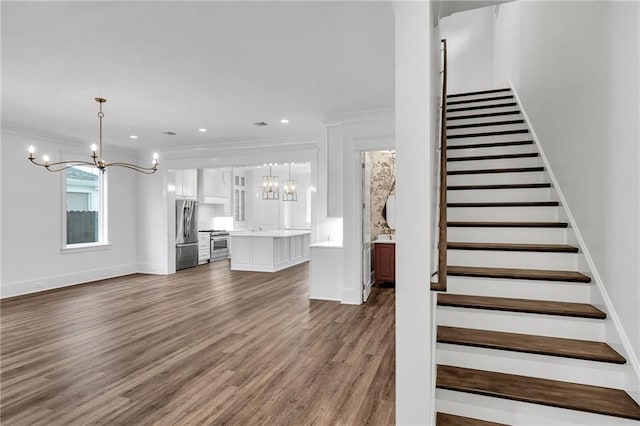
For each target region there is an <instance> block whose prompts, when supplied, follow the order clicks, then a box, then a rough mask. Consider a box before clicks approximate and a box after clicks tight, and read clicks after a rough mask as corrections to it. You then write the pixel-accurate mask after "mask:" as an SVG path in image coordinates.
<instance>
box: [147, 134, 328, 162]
mask: <svg viewBox="0 0 640 426" xmlns="http://www.w3.org/2000/svg"><path fill="white" fill-rule="evenodd" d="M320 138H322V139H324V138H325V136H324V135H316V136H304V137H290V138H269V139H253V140H245V141H230V142H219V143H212V144H207V145H191V146H185V147H180V148H169V149H159V150H158V152H159V153H161V154H162V155H163V156H165V157H166V156H171V157H172V158H189V157H194V156H201V155H220V154H227V153H238V152H245V151H258V150H261V151H274V150H283V149H286V150H290V151H291V150H295V151H299V150H310V149H317V148H318V140H320Z"/></svg>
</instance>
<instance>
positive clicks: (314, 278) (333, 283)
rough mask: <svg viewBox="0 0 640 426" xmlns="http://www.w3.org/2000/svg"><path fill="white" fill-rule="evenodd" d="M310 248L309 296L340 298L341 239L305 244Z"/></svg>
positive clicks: (313, 297)
mask: <svg viewBox="0 0 640 426" xmlns="http://www.w3.org/2000/svg"><path fill="white" fill-rule="evenodd" d="M306 247H307V249H310V250H311V261H310V267H309V270H310V271H309V278H310V289H309V298H310V299H319V300H335V301H341V300H342V273H343V267H344V262H343V249H342V241H324V242H321V243H315V244H311V247H310V248H309V246H308V245H307V246H306Z"/></svg>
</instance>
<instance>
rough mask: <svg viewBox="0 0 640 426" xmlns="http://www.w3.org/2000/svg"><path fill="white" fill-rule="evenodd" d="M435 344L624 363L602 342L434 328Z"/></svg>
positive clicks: (457, 328)
mask: <svg viewBox="0 0 640 426" xmlns="http://www.w3.org/2000/svg"><path fill="white" fill-rule="evenodd" d="M438 342H440V343H449V344H452V345H462V346H474V347H481V348H490V349H500V350H505V351H513V352H525V353H531V354H539V355H550V356H559V357H564V358H575V359H584V360H589V361H600V362H610V363H613V364H624V363H626V362H627V360H626V359H625V358H624V357H623V356H622V355H620V354H619V353H618V352H616V351H615V350H613V348H612V347H611V346H609V345H607V344H606V343H603V342H592V341H586V340H576V339H564V338H559V337H548V336H535V335H530V334H521V333H505V332H500V331H491V330H478V329H470V328H460V327H447V326H442V325H441V326H438Z"/></svg>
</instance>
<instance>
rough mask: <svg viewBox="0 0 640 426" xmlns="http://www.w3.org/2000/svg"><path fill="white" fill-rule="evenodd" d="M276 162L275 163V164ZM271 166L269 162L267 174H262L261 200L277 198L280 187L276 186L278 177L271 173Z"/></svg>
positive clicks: (278, 197)
mask: <svg viewBox="0 0 640 426" xmlns="http://www.w3.org/2000/svg"><path fill="white" fill-rule="evenodd" d="M277 165H278V164H276V166H277ZM271 166H272V164H271V163H269V176H262V199H263V200H279V199H280V188H279V186H278V183H279V180H280V178H279V177H278V176H273V175H272V174H271Z"/></svg>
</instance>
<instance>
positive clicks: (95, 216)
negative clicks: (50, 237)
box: [64, 166, 106, 248]
mask: <svg viewBox="0 0 640 426" xmlns="http://www.w3.org/2000/svg"><path fill="white" fill-rule="evenodd" d="M104 181H105V177H104V173H101V172H100V170H98V169H96V168H95V167H83V166H74V167H70V168H68V169H67V170H66V173H65V199H64V200H65V206H66V207H65V210H66V220H65V226H66V238H65V241H64V245H65V247H68V248H70V247H82V246H84V245H100V244H106V238H105V236H106V232H105V231H106V226H105V217H106V215H105V211H104V210H105V202H104V193H105V190H104V189H105V182H104Z"/></svg>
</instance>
